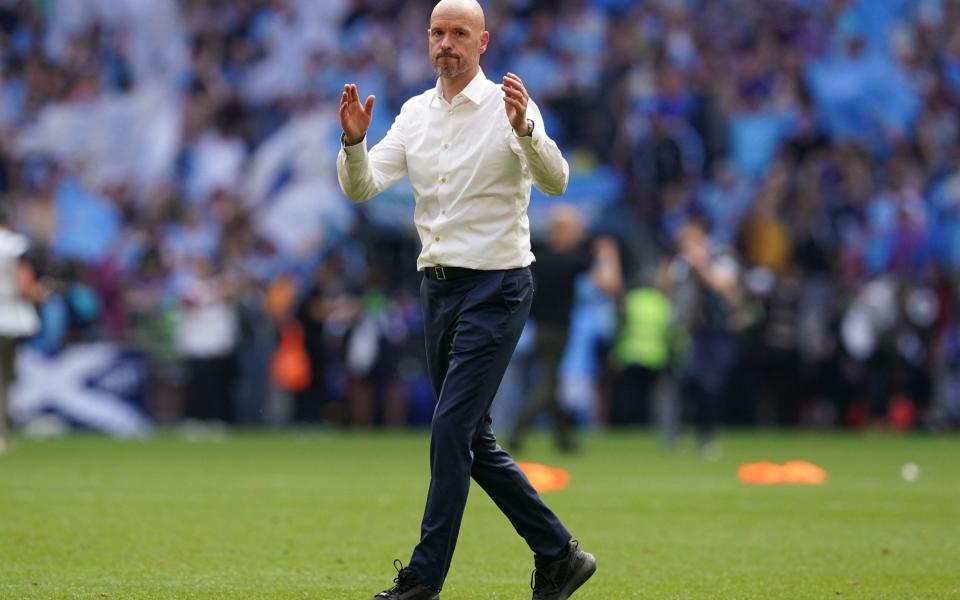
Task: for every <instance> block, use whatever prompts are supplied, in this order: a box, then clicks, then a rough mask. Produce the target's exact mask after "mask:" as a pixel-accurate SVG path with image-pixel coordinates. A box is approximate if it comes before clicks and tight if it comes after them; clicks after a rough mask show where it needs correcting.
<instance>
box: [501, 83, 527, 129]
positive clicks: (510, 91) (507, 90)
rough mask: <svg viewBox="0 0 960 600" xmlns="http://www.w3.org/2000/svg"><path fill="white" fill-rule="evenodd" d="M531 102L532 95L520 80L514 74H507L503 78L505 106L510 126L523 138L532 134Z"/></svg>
mask: <svg viewBox="0 0 960 600" xmlns="http://www.w3.org/2000/svg"><path fill="white" fill-rule="evenodd" d="M529 101H530V95H529V94H527V90H526V88H524V87H523V82H522V81H520V78H519V77H517V76H516V75H514V74H513V73H507V74H506V75H505V76H504V78H503V106H504V108H505V109H506V111H507V119H508V120H509V121H510V126H511V127H513V131H514V132H515V133H516V134H517V135H519V136H521V137H522V136H525V135H529V134H530V123H529V122H528V121H527V103H528V102H529Z"/></svg>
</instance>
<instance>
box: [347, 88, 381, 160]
mask: <svg viewBox="0 0 960 600" xmlns="http://www.w3.org/2000/svg"><path fill="white" fill-rule="evenodd" d="M373 102H374V97H373V96H367V101H366V102H364V103H363V104H360V94H359V93H357V86H356V85H354V84H352V83H348V84H347V85H345V86H343V95H341V96H340V127H342V128H343V138H344V142H346V144H347V145H348V146H352V145H354V144H359V143H360V142H361V141H363V136H365V135H367V128H368V127H370V117H372V116H373Z"/></svg>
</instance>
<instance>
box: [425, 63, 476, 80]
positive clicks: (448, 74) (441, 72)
mask: <svg viewBox="0 0 960 600" xmlns="http://www.w3.org/2000/svg"><path fill="white" fill-rule="evenodd" d="M433 70H434V72H436V74H437V77H443V78H445V79H456V78H457V77H459V76H461V75H463V74H464V73H466V72H467V71H469V70H470V66H469V65H464V64H463V63H462V62H461V63H460V66H459V67H442V66H440V65H439V64H438V63H433Z"/></svg>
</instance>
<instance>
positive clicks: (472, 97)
mask: <svg viewBox="0 0 960 600" xmlns="http://www.w3.org/2000/svg"><path fill="white" fill-rule="evenodd" d="M488 83H490V82H489V81H487V77H486V75H484V74H483V69H478V70H477V74H476V75H474V77H473V79H471V80H470V83H468V84H467V87H465V88H463V91H461V92H460V93H459V94H457V96H463V97H464V98H466V99H467V100H469V101H470V102H473V103H474V104H480V102H481V101H483V98H484V96H486V95H487V91H488V89H487V84H488ZM434 94H435V97H436V98H439V99H443V90H441V89H440V80H439V79H437V87H436V88H434ZM457 96H454V99H456V97H457Z"/></svg>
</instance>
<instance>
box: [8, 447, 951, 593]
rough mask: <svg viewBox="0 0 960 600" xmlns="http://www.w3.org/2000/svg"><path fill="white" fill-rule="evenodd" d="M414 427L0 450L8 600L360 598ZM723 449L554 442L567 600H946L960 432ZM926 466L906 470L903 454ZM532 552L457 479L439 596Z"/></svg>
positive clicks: (382, 575)
mask: <svg viewBox="0 0 960 600" xmlns="http://www.w3.org/2000/svg"><path fill="white" fill-rule="evenodd" d="M428 444H429V440H428V438H427V437H426V435H425V434H423V433H405V434H351V433H336V432H308V433H284V434H257V433H235V434H232V435H230V436H228V437H227V439H226V440H224V441H219V442H214V441H211V442H202V443H189V442H184V441H181V440H178V439H176V438H174V437H167V436H161V437H158V438H155V439H151V440H146V441H136V442H115V441H111V440H107V439H103V438H99V437H92V436H81V437H72V438H66V439H61V440H53V441H46V442H39V441H28V440H18V443H17V444H16V446H15V447H14V449H13V451H12V452H11V453H9V454H7V455H6V456H3V457H0V598H4V599H8V598H9V599H14V600H29V599H34V598H57V599H74V598H77V599H80V598H83V599H87V598H89V599H94V600H96V599H101V598H122V599H132V600H136V599H140V598H173V599H192V598H196V599H243V600H259V599H273V598H276V599H294V598H298V599H299V598H303V599H307V598H310V599H317V600H340V599H348V598H349V599H361V600H363V599H369V598H371V597H372V596H373V594H375V593H376V592H377V591H379V590H381V589H383V588H384V587H386V586H387V585H388V584H389V583H390V581H391V579H392V578H393V577H394V575H395V574H394V571H393V567H392V566H391V563H392V561H393V559H394V558H401V559H402V560H403V561H404V562H406V560H407V559H408V557H409V554H410V550H411V548H412V544H413V543H414V542H415V541H416V539H417V536H418V532H419V519H420V515H421V511H422V509H423V503H424V497H425V493H426V486H427V476H428V472H427V450H428ZM721 444H722V447H723V449H724V453H723V456H722V458H721V459H720V460H718V461H716V462H704V461H703V460H701V459H699V458H698V457H697V456H696V454H695V453H693V452H690V451H686V452H684V451H681V452H679V453H676V454H666V453H664V452H663V451H662V450H661V448H660V446H659V445H658V443H657V440H656V439H655V437H654V436H653V435H652V434H650V433H618V434H604V435H596V436H592V437H588V438H586V439H585V443H584V451H583V452H582V453H581V454H580V455H577V456H573V457H567V456H563V455H559V454H555V453H554V452H553V451H552V450H551V449H550V446H549V444H548V443H547V440H546V438H537V439H534V440H533V441H532V444H531V447H530V451H529V452H527V453H526V454H525V455H524V456H523V457H522V458H524V459H526V460H531V461H536V462H542V463H545V464H549V465H552V466H559V467H564V468H567V469H568V470H569V471H570V473H571V485H570V487H569V488H568V489H566V490H564V491H561V492H555V493H552V494H547V495H545V499H546V501H547V503H548V504H549V505H550V506H551V507H552V508H553V509H554V510H555V511H557V512H558V513H559V515H560V516H561V518H562V519H563V520H564V521H565V522H566V523H567V525H568V527H570V529H571V530H572V531H573V532H574V534H575V536H576V537H578V538H579V539H580V540H581V541H582V544H583V547H584V548H585V549H587V550H589V551H591V552H593V553H595V554H596V556H597V560H598V563H599V569H598V572H597V574H596V575H595V576H594V578H593V580H591V581H590V582H589V583H588V584H587V585H586V586H585V587H584V588H582V589H581V591H580V592H578V593H577V594H576V595H575V596H574V598H576V599H578V600H588V599H591V598H592V599H595V600H597V599H602V600H612V599H622V598H648V599H668V598H670V599H673V598H676V599H681V598H684V599H686V598H689V599H694V598H696V599H709V600H714V599H726V598H733V599H741V598H744V599H747V598H749V599H764V600H766V599H771V598H785V599H806V598H809V599H824V598H839V599H846V598H863V599H869V600H881V599H896V600H902V599H912V598H930V599H937V600H941V599H949V598H960V439H958V438H957V437H956V436H952V437H922V436H907V437H895V436H889V435H881V434H862V435H853V434H846V435H841V434H837V435H812V434H774V433H755V434H754V433H727V434H725V435H723V436H721ZM791 459H804V460H809V461H812V462H814V463H817V464H819V465H821V466H823V467H824V468H826V469H827V471H828V473H829V476H830V479H829V481H828V483H827V484H826V485H824V486H822V487H748V486H744V485H741V484H740V483H739V482H738V481H737V477H736V472H737V467H738V466H739V464H740V463H742V462H745V461H758V460H772V461H777V462H783V461H786V460H791ZM908 462H912V463H916V464H917V465H918V466H919V469H920V471H919V478H918V479H917V480H916V481H915V482H912V483H910V482H907V481H905V480H904V479H903V478H902V477H901V466H902V465H903V464H905V463H908ZM531 569H532V557H531V555H530V552H529V550H528V549H527V548H526V546H525V544H524V543H523V541H522V540H521V539H520V538H519V537H518V536H516V534H515V533H514V532H513V530H512V529H511V527H510V525H509V523H508V522H507V521H506V519H504V518H503V517H502V515H501V514H500V513H499V512H498V511H497V509H496V507H495V506H494V505H493V503H492V502H490V500H489V499H488V498H486V496H485V495H484V494H483V492H482V491H481V490H479V488H476V486H474V488H473V490H472V491H471V498H470V503H469V505H468V507H467V512H466V515H465V517H464V522H463V529H462V532H461V536H460V543H459V545H458V548H457V552H456V556H455V558H454V563H453V568H452V569H451V572H450V576H449V578H448V580H447V584H446V586H445V589H444V590H443V594H442V595H441V597H442V598H443V599H444V600H468V599H474V600H491V599H514V598H517V599H519V598H529V597H530V590H529V588H528V585H529V578H530V571H531Z"/></svg>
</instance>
